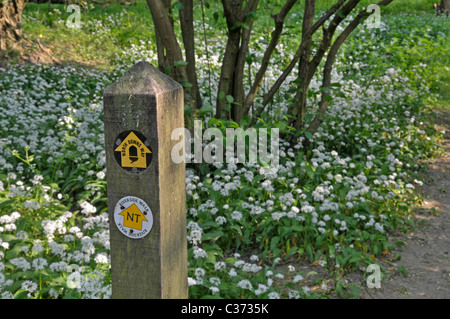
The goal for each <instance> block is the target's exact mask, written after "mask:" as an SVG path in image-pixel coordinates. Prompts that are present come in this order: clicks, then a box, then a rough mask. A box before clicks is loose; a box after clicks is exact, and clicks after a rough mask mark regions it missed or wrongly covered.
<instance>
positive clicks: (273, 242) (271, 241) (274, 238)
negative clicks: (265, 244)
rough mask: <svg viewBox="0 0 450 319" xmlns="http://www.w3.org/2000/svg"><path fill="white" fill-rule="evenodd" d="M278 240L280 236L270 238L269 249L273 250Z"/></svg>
mask: <svg viewBox="0 0 450 319" xmlns="http://www.w3.org/2000/svg"><path fill="white" fill-rule="evenodd" d="M279 242H280V237H278V236H275V237H273V238H272V239H271V240H270V249H271V250H275V249H276V248H277V246H278V243H279Z"/></svg>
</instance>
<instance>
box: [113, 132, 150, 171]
mask: <svg viewBox="0 0 450 319" xmlns="http://www.w3.org/2000/svg"><path fill="white" fill-rule="evenodd" d="M114 147H115V148H114V157H115V158H116V161H117V164H119V165H120V167H122V168H123V169H124V170H126V171H129V172H132V173H140V172H142V171H143V170H145V169H147V167H149V165H150V163H151V161H152V151H151V149H150V143H149V141H148V140H147V138H145V136H144V135H143V134H141V133H140V132H138V131H125V132H123V133H121V134H120V135H119V136H118V137H117V139H116V143H115V145H114Z"/></svg>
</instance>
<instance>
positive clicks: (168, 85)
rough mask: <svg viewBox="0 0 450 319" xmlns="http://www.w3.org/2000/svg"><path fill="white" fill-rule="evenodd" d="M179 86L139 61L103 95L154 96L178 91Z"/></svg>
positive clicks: (155, 69)
mask: <svg viewBox="0 0 450 319" xmlns="http://www.w3.org/2000/svg"><path fill="white" fill-rule="evenodd" d="M180 88H182V86H181V84H179V83H178V82H176V81H175V80H173V79H172V78H170V77H168V76H167V75H165V74H164V73H162V72H161V71H159V70H158V69H157V68H155V67H154V66H153V65H151V64H150V63H149V62H146V61H140V62H138V63H136V64H135V65H134V66H133V67H132V68H131V69H130V70H128V71H127V72H126V73H125V74H124V75H123V76H122V77H121V78H120V79H119V80H117V81H116V82H114V83H113V84H111V85H110V86H109V87H108V88H106V90H105V92H104V94H105V95H121V94H130V95H141V94H143V95H154V96H157V95H159V94H161V93H164V92H168V91H174V90H179V89H180Z"/></svg>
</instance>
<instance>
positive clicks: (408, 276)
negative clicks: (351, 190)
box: [350, 111, 450, 299]
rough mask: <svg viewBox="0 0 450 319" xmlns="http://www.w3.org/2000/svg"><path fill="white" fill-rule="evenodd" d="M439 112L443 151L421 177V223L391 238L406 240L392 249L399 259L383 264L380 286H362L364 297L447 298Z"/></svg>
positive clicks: (449, 281) (447, 219) (449, 221)
mask: <svg viewBox="0 0 450 319" xmlns="http://www.w3.org/2000/svg"><path fill="white" fill-rule="evenodd" d="M438 114H439V118H438V122H437V124H438V125H439V126H440V127H442V128H444V129H445V131H446V136H445V141H444V145H443V146H444V148H445V151H446V154H445V156H443V157H440V158H437V159H436V160H434V161H433V163H431V164H430V165H429V171H428V172H427V173H426V176H425V177H424V180H425V183H424V185H423V186H422V192H423V195H424V199H425V200H424V203H423V206H422V208H420V209H419V210H418V212H417V214H416V218H417V219H418V220H419V221H420V226H419V227H418V228H417V229H416V230H414V231H413V232H412V233H409V234H406V235H400V236H399V237H397V238H395V239H394V240H395V241H403V242H405V243H406V245H405V246H403V247H402V248H399V249H395V250H394V252H393V255H395V254H396V253H398V254H400V256H401V259H400V260H397V261H391V263H386V264H385V265H386V270H387V273H385V275H387V277H388V278H387V279H385V280H383V281H382V282H381V288H380V289H376V288H372V289H369V288H367V287H366V285H363V286H364V287H365V288H364V289H363V291H362V293H363V298H375V299H399V298H402V299H406V298H415V299H417V298H423V299H435V298H439V299H450V111H438ZM436 211H438V212H439V213H436ZM352 279H355V278H352ZM352 279H350V280H352Z"/></svg>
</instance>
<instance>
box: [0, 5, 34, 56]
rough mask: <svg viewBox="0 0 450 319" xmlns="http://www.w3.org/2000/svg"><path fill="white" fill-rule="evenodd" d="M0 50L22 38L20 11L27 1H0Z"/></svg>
mask: <svg viewBox="0 0 450 319" xmlns="http://www.w3.org/2000/svg"><path fill="white" fill-rule="evenodd" d="M0 1H1V2H0V50H2V51H5V50H7V49H8V48H9V46H10V45H11V44H12V43H16V42H17V41H19V40H20V39H21V38H22V28H21V25H20V24H21V20H22V11H23V9H24V8H25V5H26V3H27V1H28V0H0Z"/></svg>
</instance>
